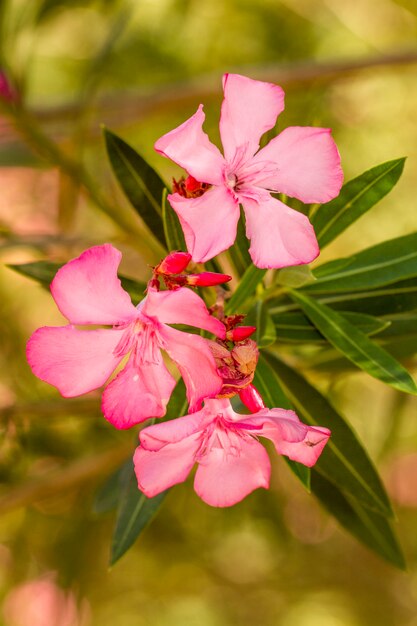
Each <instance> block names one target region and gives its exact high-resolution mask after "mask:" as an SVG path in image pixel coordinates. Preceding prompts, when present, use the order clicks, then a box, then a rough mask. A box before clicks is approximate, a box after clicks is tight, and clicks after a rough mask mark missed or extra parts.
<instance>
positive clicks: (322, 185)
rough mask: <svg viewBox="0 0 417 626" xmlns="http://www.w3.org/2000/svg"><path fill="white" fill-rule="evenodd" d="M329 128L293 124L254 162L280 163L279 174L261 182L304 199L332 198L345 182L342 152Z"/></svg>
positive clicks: (324, 199)
mask: <svg viewBox="0 0 417 626" xmlns="http://www.w3.org/2000/svg"><path fill="white" fill-rule="evenodd" d="M330 132H331V131H330V129H329V128H313V127H308V126H305V127H303V126H290V127H289V128H286V129H285V130H283V131H282V133H280V134H279V135H277V137H274V139H272V140H271V141H270V142H269V144H268V145H267V146H265V148H263V149H262V150H260V151H259V152H258V154H257V155H256V156H255V158H254V160H253V162H254V163H257V162H262V161H265V162H270V161H273V162H274V163H276V166H277V169H276V174H274V175H272V176H271V175H268V177H267V178H265V179H264V180H262V181H259V182H258V183H257V184H259V185H261V186H262V187H265V188H266V189H273V190H275V191H279V192H281V193H285V194H287V195H288V196H291V197H294V198H299V200H301V201H302V202H306V203H310V202H328V201H329V200H332V199H333V198H335V197H336V196H337V195H338V194H339V191H340V188H341V186H342V183H343V171H342V168H341V166H340V155H339V151H338V149H337V146H336V144H335V142H334V141H333V138H332V137H331V135H330Z"/></svg>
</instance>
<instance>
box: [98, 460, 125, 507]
mask: <svg viewBox="0 0 417 626" xmlns="http://www.w3.org/2000/svg"><path fill="white" fill-rule="evenodd" d="M131 473H132V460H131V459H129V460H128V461H126V462H125V463H123V464H122V465H121V466H120V467H118V468H117V470H116V471H115V472H113V473H112V474H111V475H110V476H109V477H108V478H107V480H106V481H105V482H104V484H103V485H101V487H100V488H99V490H98V491H97V493H96V496H95V498H94V503H93V512H94V513H96V515H102V514H103V513H108V512H109V511H113V510H114V509H116V508H117V505H118V504H119V501H120V497H121V493H122V492H123V491H124V490H125V488H126V485H127V483H128V482H129V480H130V476H131Z"/></svg>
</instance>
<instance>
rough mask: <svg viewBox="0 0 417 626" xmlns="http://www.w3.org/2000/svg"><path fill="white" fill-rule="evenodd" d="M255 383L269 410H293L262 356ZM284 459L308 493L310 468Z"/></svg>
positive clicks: (286, 458)
mask: <svg viewBox="0 0 417 626" xmlns="http://www.w3.org/2000/svg"><path fill="white" fill-rule="evenodd" d="M253 382H254V385H255V387H256V388H257V389H258V391H259V393H260V394H261V396H262V398H263V400H264V402H265V404H266V406H267V407H268V408H270V409H272V408H280V409H291V408H292V406H291V403H290V402H289V401H288V398H287V397H286V395H285V393H284V392H283V390H282V388H281V385H280V383H279V380H278V378H277V376H276V374H275V373H274V371H273V369H272V368H271V366H270V365H269V363H267V361H265V359H264V358H263V356H262V354H261V355H260V356H259V361H258V365H257V367H256V371H255V378H254V381H253ZM283 459H284V460H285V461H286V462H287V464H288V466H289V468H290V469H291V471H292V472H293V473H294V474H295V476H297V478H298V479H299V480H300V481H301V482H302V484H303V485H304V487H305V488H306V489H307V491H310V468H309V467H306V466H305V465H303V464H302V463H297V462H296V461H292V460H291V459H289V458H288V457H286V456H284V457H283Z"/></svg>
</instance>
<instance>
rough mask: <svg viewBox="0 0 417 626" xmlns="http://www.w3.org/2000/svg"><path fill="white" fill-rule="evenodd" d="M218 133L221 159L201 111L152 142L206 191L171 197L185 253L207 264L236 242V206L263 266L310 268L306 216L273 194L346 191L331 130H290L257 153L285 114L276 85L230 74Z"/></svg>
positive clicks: (324, 197)
mask: <svg viewBox="0 0 417 626" xmlns="http://www.w3.org/2000/svg"><path fill="white" fill-rule="evenodd" d="M223 88H224V100H223V104H222V109H221V117H220V136H221V140H222V144H223V148H224V156H223V155H222V154H221V153H220V151H219V150H218V148H217V147H216V146H215V145H214V144H212V143H211V142H210V140H209V138H208V137H207V135H206V134H205V133H204V131H203V129H202V125H203V122H204V119H205V115H204V112H203V106H202V105H200V107H199V108H198V110H197V112H196V113H195V114H194V115H193V116H192V117H191V118H190V119H188V120H187V121H186V122H184V123H183V124H181V126H178V128H176V129H174V130H172V131H171V132H169V133H167V134H166V135H164V136H162V137H161V138H160V139H158V141H157V142H156V143H155V149H156V150H157V152H159V153H160V154H162V155H164V156H166V157H168V158H170V159H171V160H173V161H174V162H175V163H177V164H178V165H180V166H181V167H183V168H184V169H185V170H186V171H187V172H188V174H189V175H190V176H192V177H193V178H194V179H196V181H201V182H202V183H203V184H204V185H205V186H204V185H203V187H201V189H203V188H204V189H205V188H207V187H208V190H207V191H201V194H200V195H198V196H197V197H184V195H181V194H180V193H174V194H171V195H169V196H168V199H169V202H170V204H171V206H172V207H173V209H174V210H175V211H176V213H177V215H178V217H179V219H180V222H181V225H182V228H183V230H184V235H185V240H186V243H187V248H188V251H189V252H190V253H191V254H192V258H193V260H194V261H197V262H204V261H207V260H208V259H211V258H212V257H214V256H215V255H216V254H219V253H220V252H222V251H223V250H226V249H227V248H229V247H230V246H231V245H232V244H233V242H234V241H235V238H236V228H237V222H238V220H239V215H240V212H239V204H241V205H242V206H243V209H244V212H245V217H246V234H247V236H248V238H249V239H250V240H251V247H250V250H249V252H250V254H251V256H252V259H253V262H254V264H255V265H257V266H258V267H264V268H267V267H275V268H279V267H286V266H290V265H300V264H303V263H309V262H310V261H312V260H313V259H315V258H316V256H317V255H318V254H319V248H318V244H317V240H316V236H315V234H314V230H313V227H312V225H311V224H310V222H309V220H308V218H307V217H306V216H305V215H303V214H302V213H299V212H298V211H294V210H293V209H291V208H290V207H288V206H287V205H285V204H284V203H282V202H280V201H279V200H277V199H276V198H274V197H273V196H272V195H271V193H270V192H271V191H272V192H281V193H284V194H286V195H288V196H291V197H295V198H298V199H299V200H301V201H303V202H306V203H311V202H314V203H315V202H320V203H321V202H328V201H329V200H331V199H332V198H335V197H336V196H337V195H338V193H339V191H340V188H341V185H342V180H343V172H342V169H341V167H340V156H339V153H338V150H337V147H336V144H335V143H334V141H333V139H332V138H331V136H330V130H329V129H328V128H313V127H300V126H292V127H289V128H286V129H285V130H284V131H282V132H281V133H280V134H279V135H278V136H277V137H275V138H274V139H272V140H271V141H270V142H269V144H268V145H267V146H265V147H264V148H262V149H261V150H259V142H260V138H261V136H262V135H263V134H264V133H265V132H266V131H268V130H270V129H271V128H273V126H274V125H275V122H276V119H277V116H278V115H279V114H280V113H281V112H282V111H283V109H284V92H283V90H282V89H281V87H279V86H278V85H273V84H271V83H265V82H261V81H256V80H251V79H249V78H246V77H245V76H240V75H238V74H225V76H224V78H223Z"/></svg>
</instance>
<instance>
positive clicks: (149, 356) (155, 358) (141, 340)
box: [114, 319, 162, 366]
mask: <svg viewBox="0 0 417 626" xmlns="http://www.w3.org/2000/svg"><path fill="white" fill-rule="evenodd" d="M119 328H120V327H119ZM161 344H162V341H161V340H160V337H159V333H158V331H157V328H155V325H154V324H153V323H152V322H151V321H150V322H147V321H144V320H141V319H135V320H133V321H132V322H130V323H129V324H128V326H127V327H126V329H125V332H124V333H123V335H122V337H121V339H120V341H119V343H118V344H117V346H116V348H115V350H114V354H115V355H116V356H125V355H126V354H128V353H129V352H133V359H134V362H135V365H137V366H140V365H143V364H149V363H158V362H159V361H160V347H161Z"/></svg>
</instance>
